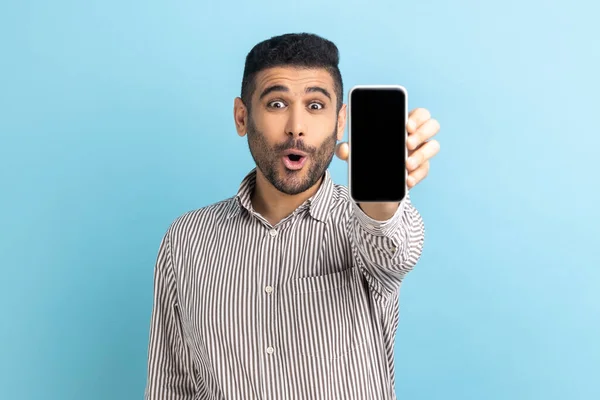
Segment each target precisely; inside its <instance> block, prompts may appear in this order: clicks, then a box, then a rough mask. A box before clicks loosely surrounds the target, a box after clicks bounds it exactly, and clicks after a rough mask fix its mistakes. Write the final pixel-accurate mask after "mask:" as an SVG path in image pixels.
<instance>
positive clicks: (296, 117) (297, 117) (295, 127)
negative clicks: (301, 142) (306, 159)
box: [286, 106, 306, 137]
mask: <svg viewBox="0 0 600 400" xmlns="http://www.w3.org/2000/svg"><path fill="white" fill-rule="evenodd" d="M303 114H304V108H303V107H302V106H296V107H293V108H290V113H289V118H288V121H287V126H286V133H287V134H288V135H290V136H293V137H300V136H304V135H305V134H306V126H305V124H304V115H303Z"/></svg>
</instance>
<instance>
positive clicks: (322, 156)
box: [248, 117, 337, 195]
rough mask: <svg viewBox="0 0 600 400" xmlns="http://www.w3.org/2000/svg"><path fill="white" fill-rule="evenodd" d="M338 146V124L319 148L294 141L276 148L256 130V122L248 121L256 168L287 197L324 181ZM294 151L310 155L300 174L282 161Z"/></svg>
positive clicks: (250, 145) (298, 140)
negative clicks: (320, 180) (287, 153)
mask: <svg viewBox="0 0 600 400" xmlns="http://www.w3.org/2000/svg"><path fill="white" fill-rule="evenodd" d="M336 142H337V124H336V126H335V128H334V131H333V133H332V134H331V135H329V136H328V137H327V138H326V139H325V141H324V142H323V144H321V146H319V147H315V146H308V145H306V144H304V142H303V141H302V140H301V139H294V138H293V137H290V138H289V139H288V140H287V141H285V142H283V143H280V144H277V145H274V146H272V145H269V143H268V142H267V139H266V138H265V136H264V134H263V133H262V132H260V131H258V130H257V129H256V126H255V125H254V121H253V120H252V118H251V117H248V146H249V147H250V154H252V158H253V159H254V162H255V163H256V167H257V168H258V169H259V170H260V171H261V172H262V173H263V175H264V176H265V178H267V180H268V181H269V182H270V183H271V184H272V185H273V186H274V187H275V188H276V189H277V190H279V191H280V192H282V193H285V194H289V195H296V194H299V193H302V192H305V191H306V190H308V189H310V188H311V187H313V185H315V184H316V183H317V182H318V181H319V179H321V177H322V176H323V174H325V171H326V170H327V168H329V165H330V164H331V161H332V160H333V155H334V154H335V145H336ZM290 149H295V150H300V151H303V152H305V153H306V154H307V156H306V157H307V160H306V163H305V164H304V166H303V167H302V168H301V169H299V170H294V171H292V170H289V169H287V168H286V167H285V166H284V165H283V163H282V161H281V157H282V155H281V153H282V152H283V151H285V150H290Z"/></svg>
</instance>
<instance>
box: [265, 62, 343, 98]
mask: <svg viewBox="0 0 600 400" xmlns="http://www.w3.org/2000/svg"><path fill="white" fill-rule="evenodd" d="M255 82H256V89H257V90H256V92H258V93H260V92H261V91H262V90H263V89H265V88H267V87H269V86H273V85H283V86H287V87H288V88H289V89H290V91H291V93H292V94H294V95H303V94H304V89H305V88H307V87H311V86H320V87H323V88H324V89H327V90H328V91H329V92H330V93H331V94H332V96H335V92H334V90H333V87H334V83H333V77H332V76H331V74H330V73H329V72H328V71H327V70H326V69H324V68H297V67H273V68H268V69H265V70H263V71H260V72H259V73H258V74H257V75H256V81H255Z"/></svg>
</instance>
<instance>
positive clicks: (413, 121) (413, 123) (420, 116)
mask: <svg viewBox="0 0 600 400" xmlns="http://www.w3.org/2000/svg"><path fill="white" fill-rule="evenodd" d="M430 118H431V114H430V113H429V111H428V110H427V109H425V108H415V109H414V110H412V111H411V112H410V113H409V114H408V121H407V124H406V129H407V131H408V133H414V132H415V131H416V130H417V129H419V127H420V126H421V125H423V124H424V123H425V121H427V120H428V119H430Z"/></svg>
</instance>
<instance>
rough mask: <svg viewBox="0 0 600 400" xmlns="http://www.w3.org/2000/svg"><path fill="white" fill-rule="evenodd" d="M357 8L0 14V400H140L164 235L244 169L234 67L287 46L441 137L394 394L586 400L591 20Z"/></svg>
mask: <svg viewBox="0 0 600 400" xmlns="http://www.w3.org/2000/svg"><path fill="white" fill-rule="evenodd" d="M11 3H12V4H11ZM201 3H206V4H209V3H210V4H212V5H206V4H201ZM366 3H368V2H365V1H355V2H353V1H339V0H334V1H331V0H330V1H318V2H317V1H311V0H306V1H302V2H300V1H297V2H281V1H272V2H269V1H252V2H233V3H232V2H198V1H162V2H160V1H139V0H137V1H129V2H121V1H115V0H105V1H96V2H82V1H67V0H55V1H52V2H50V1H37V2H34V1H13V2H10V3H8V2H6V3H2V6H0V51H1V53H0V54H1V55H0V60H1V61H0V134H1V140H0V178H1V180H0V182H1V188H2V189H1V192H0V226H1V228H2V229H1V231H0V234H1V237H0V238H1V240H0V273H1V275H0V276H1V278H0V304H1V305H0V315H1V320H0V321H1V322H0V323H1V324H2V325H1V327H0V399H2V400H4V399H7V400H9V399H10V400H13V399H15V400H17V399H37V398H43V399H46V400H67V399H68V400H71V399H73V400H80V399H89V400H96V399H98V400H99V399H111V400H118V399H134V398H141V397H142V394H143V389H144V385H145V379H146V376H145V373H146V370H145V368H146V350H147V338H148V324H149V318H150V311H151V301H152V269H153V266H154V261H155V257H156V252H157V250H158V244H159V241H160V238H161V236H162V234H163V233H164V231H165V229H166V228H167V226H168V224H169V223H170V222H171V221H172V220H173V219H174V218H175V217H177V216H178V215H180V214H182V213H183V212H186V211H188V210H191V209H194V208H198V207H201V206H204V205H207V204H210V203H212V202H215V201H218V200H221V199H223V198H225V197H229V196H231V195H233V194H234V193H235V191H236V190H237V187H238V185H239V182H240V180H241V179H242V178H243V176H244V175H245V174H246V173H247V172H248V170H249V169H250V168H252V167H253V163H252V158H251V157H250V154H249V152H248V149H247V144H246V139H240V138H239V137H238V136H237V134H236V132H235V130H234V123H233V117H232V107H233V99H234V97H235V96H237V95H238V94H239V89H240V81H241V75H242V71H243V63H244V58H245V55H246V53H247V52H248V51H249V50H250V48H251V47H252V46H253V45H254V44H256V43H257V42H259V41H261V40H263V39H265V38H267V37H270V36H273V35H276V34H281V33H286V32H298V31H308V32H314V33H318V34H321V35H323V36H325V37H327V38H329V39H331V40H333V41H334V42H335V43H336V44H337V45H338V46H339V48H340V51H341V69H342V74H343V77H344V83H345V85H346V88H350V87H351V86H353V85H355V84H365V83H374V84H378V83H399V84H402V85H405V86H406V87H407V89H408V91H409V108H411V109H412V108H414V107H419V106H423V107H426V108H428V109H429V110H430V111H431V112H432V114H433V115H434V117H435V118H437V119H438V120H439V121H440V122H441V125H442V130H441V131H440V133H439V135H438V139H439V140H440V142H441V144H442V150H441V152H440V154H439V155H438V156H437V157H436V158H435V160H434V161H433V163H432V169H431V172H430V176H429V177H428V178H427V179H426V180H425V181H423V183H422V184H420V185H419V186H418V187H417V188H416V189H415V190H414V191H413V192H412V196H413V201H414V203H415V205H416V206H417V207H418V209H419V210H420V212H421V214H422V215H423V218H424V220H425V223H426V230H427V238H426V244H425V249H424V254H423V256H422V259H421V262H420V263H419V265H418V268H417V269H416V270H415V271H414V272H413V273H411V275H409V277H408V278H407V280H406V281H405V284H404V286H403V291H402V295H401V321H400V326H399V329H398V337H397V346H396V355H397V356H396V368H397V392H398V395H399V398H400V399H411V400H412V399H426V400H432V399H444V400H447V399H461V400H463V399H546V400H547V399H561V400H563V399H598V398H600V387H599V385H600V384H599V383H598V376H600V345H599V341H598V338H600V311H599V310H600V291H599V289H600V268H599V267H600V255H599V247H600V246H599V245H600V243H599V242H600V239H599V238H600V228H599V225H600V224H599V223H600V212H599V207H598V204H600V178H599V177H598V173H599V170H600V168H599V167H598V165H599V164H598V161H597V157H598V156H597V155H598V148H599V147H600V131H599V129H598V121H599V119H598V115H599V112H598V106H599V105H600V104H599V102H598V97H597V94H598V93H599V91H600V87H599V86H600V85H599V79H598V71H600V62H599V61H600V60H599V56H598V54H599V53H598V44H597V39H598V37H600V30H599V29H598V24H597V22H596V20H595V18H596V17H595V16H597V15H598V12H599V11H600V9H599V6H597V5H594V3H593V2H591V1H589V2H588V4H584V2H582V1H570V2H557V1H555V2H550V3H549V2H547V1H541V0H535V1H528V2H525V3H524V4H523V3H521V2H517V1H514V0H506V1H501V2H500V1H496V2H483V1H476V0H469V1H458V2H446V1H441V0H436V1H410V2H408V1H388V2H382V1H375V2H374V3H373V4H372V5H370V6H366ZM551 3H554V4H551ZM331 170H332V174H333V177H334V180H335V181H336V182H338V183H344V184H346V183H347V175H346V165H345V163H343V162H341V161H340V160H337V159H336V160H335V161H334V163H333V164H332V167H331Z"/></svg>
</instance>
